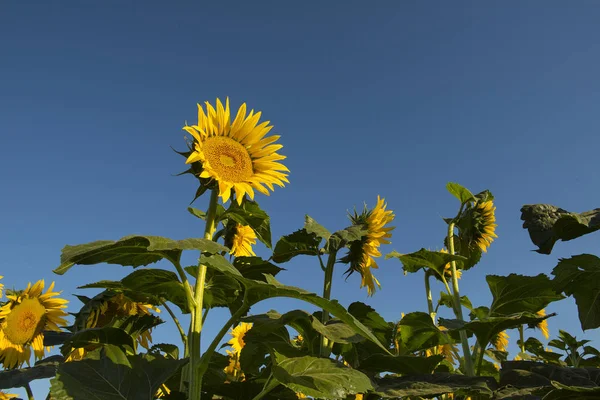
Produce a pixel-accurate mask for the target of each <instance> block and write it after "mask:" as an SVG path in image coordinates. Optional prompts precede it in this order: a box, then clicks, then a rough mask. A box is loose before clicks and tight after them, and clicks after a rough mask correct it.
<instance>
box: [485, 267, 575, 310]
mask: <svg viewBox="0 0 600 400" xmlns="http://www.w3.org/2000/svg"><path fill="white" fill-rule="evenodd" d="M485 279H486V281H487V283H488V286H489V287H490V291H491V292H492V296H493V301H492V305H491V306H490V315H491V316H498V315H511V314H515V313H518V312H524V311H526V312H531V313H536V312H538V311H540V310H541V309H543V308H545V307H546V306H547V305H548V304H550V303H551V302H553V301H558V300H561V299H564V296H563V295H561V294H560V293H557V292H556V290H555V289H554V286H553V283H552V281H551V280H550V278H548V277H547V276H546V275H544V274H539V275H536V276H524V275H518V274H510V275H508V276H498V275H488V276H486V278H485Z"/></svg>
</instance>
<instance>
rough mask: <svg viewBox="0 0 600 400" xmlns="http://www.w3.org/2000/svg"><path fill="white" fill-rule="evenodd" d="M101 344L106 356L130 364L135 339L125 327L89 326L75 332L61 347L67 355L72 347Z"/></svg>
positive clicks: (116, 361)
mask: <svg viewBox="0 0 600 400" xmlns="http://www.w3.org/2000/svg"><path fill="white" fill-rule="evenodd" d="M90 346H92V347H97V346H101V347H102V348H103V349H104V350H105V353H106V356H107V357H108V358H110V359H111V361H112V362H113V363H115V364H122V363H125V365H128V364H127V363H128V362H129V361H128V358H127V357H126V355H127V354H133V353H134V348H135V344H134V339H133V338H132V337H131V335H129V333H127V332H125V331H124V330H123V329H120V328H115V327H112V326H105V327H102V328H89V329H84V330H82V331H78V332H75V333H74V334H73V335H72V336H71V337H70V338H69V339H68V340H67V341H65V343H64V344H63V345H62V347H61V352H62V353H63V355H64V356H65V357H66V356H67V355H68V354H69V353H70V352H71V351H72V349H75V348H80V347H90Z"/></svg>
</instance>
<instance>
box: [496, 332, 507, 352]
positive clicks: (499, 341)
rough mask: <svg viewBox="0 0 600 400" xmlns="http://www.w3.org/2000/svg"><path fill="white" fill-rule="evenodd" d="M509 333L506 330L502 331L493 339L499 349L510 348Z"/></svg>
mask: <svg viewBox="0 0 600 400" xmlns="http://www.w3.org/2000/svg"><path fill="white" fill-rule="evenodd" d="M509 337H510V336H508V333H506V331H502V332H500V333H499V334H498V335H496V337H495V338H494V339H492V344H493V345H494V347H495V348H496V350H498V351H506V349H507V348H508V338H509Z"/></svg>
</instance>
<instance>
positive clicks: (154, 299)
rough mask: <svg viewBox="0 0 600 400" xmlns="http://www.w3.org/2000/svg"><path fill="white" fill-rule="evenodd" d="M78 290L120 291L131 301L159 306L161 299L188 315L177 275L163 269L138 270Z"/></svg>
mask: <svg viewBox="0 0 600 400" xmlns="http://www.w3.org/2000/svg"><path fill="white" fill-rule="evenodd" d="M79 288H80V289H89V288H104V289H111V290H114V291H120V292H123V293H125V295H126V296H128V297H130V298H131V299H133V300H136V301H143V302H145V303H151V304H154V305H160V304H161V301H162V299H165V300H167V301H170V302H171V303H173V304H175V305H176V306H177V307H179V309H180V310H181V312H183V313H189V309H188V305H187V299H186V295H185V289H184V288H183V285H182V284H181V282H180V281H179V278H178V277H177V274H175V273H174V272H172V271H168V270H164V269H158V268H145V269H139V270H136V271H134V272H132V273H131V274H129V275H127V276H126V277H125V278H123V279H121V280H120V281H99V282H94V283H89V284H87V285H83V286H80V287H79Z"/></svg>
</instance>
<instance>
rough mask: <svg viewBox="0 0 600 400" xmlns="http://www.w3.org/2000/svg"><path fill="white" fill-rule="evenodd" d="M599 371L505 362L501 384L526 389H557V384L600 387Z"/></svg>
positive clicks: (532, 362) (531, 362)
mask: <svg viewBox="0 0 600 400" xmlns="http://www.w3.org/2000/svg"><path fill="white" fill-rule="evenodd" d="M598 372H599V371H598V370H597V369H593V368H589V369H585V368H570V367H561V366H558V365H551V364H546V363H542V362H535V361H505V362H503V363H502V370H501V375H500V384H501V385H502V386H505V385H512V386H514V387H518V388H525V387H540V388H543V387H546V388H550V387H552V386H554V387H557V385H556V383H558V384H562V385H569V386H578V387H598V386H599V385H598V379H599V377H598Z"/></svg>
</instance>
